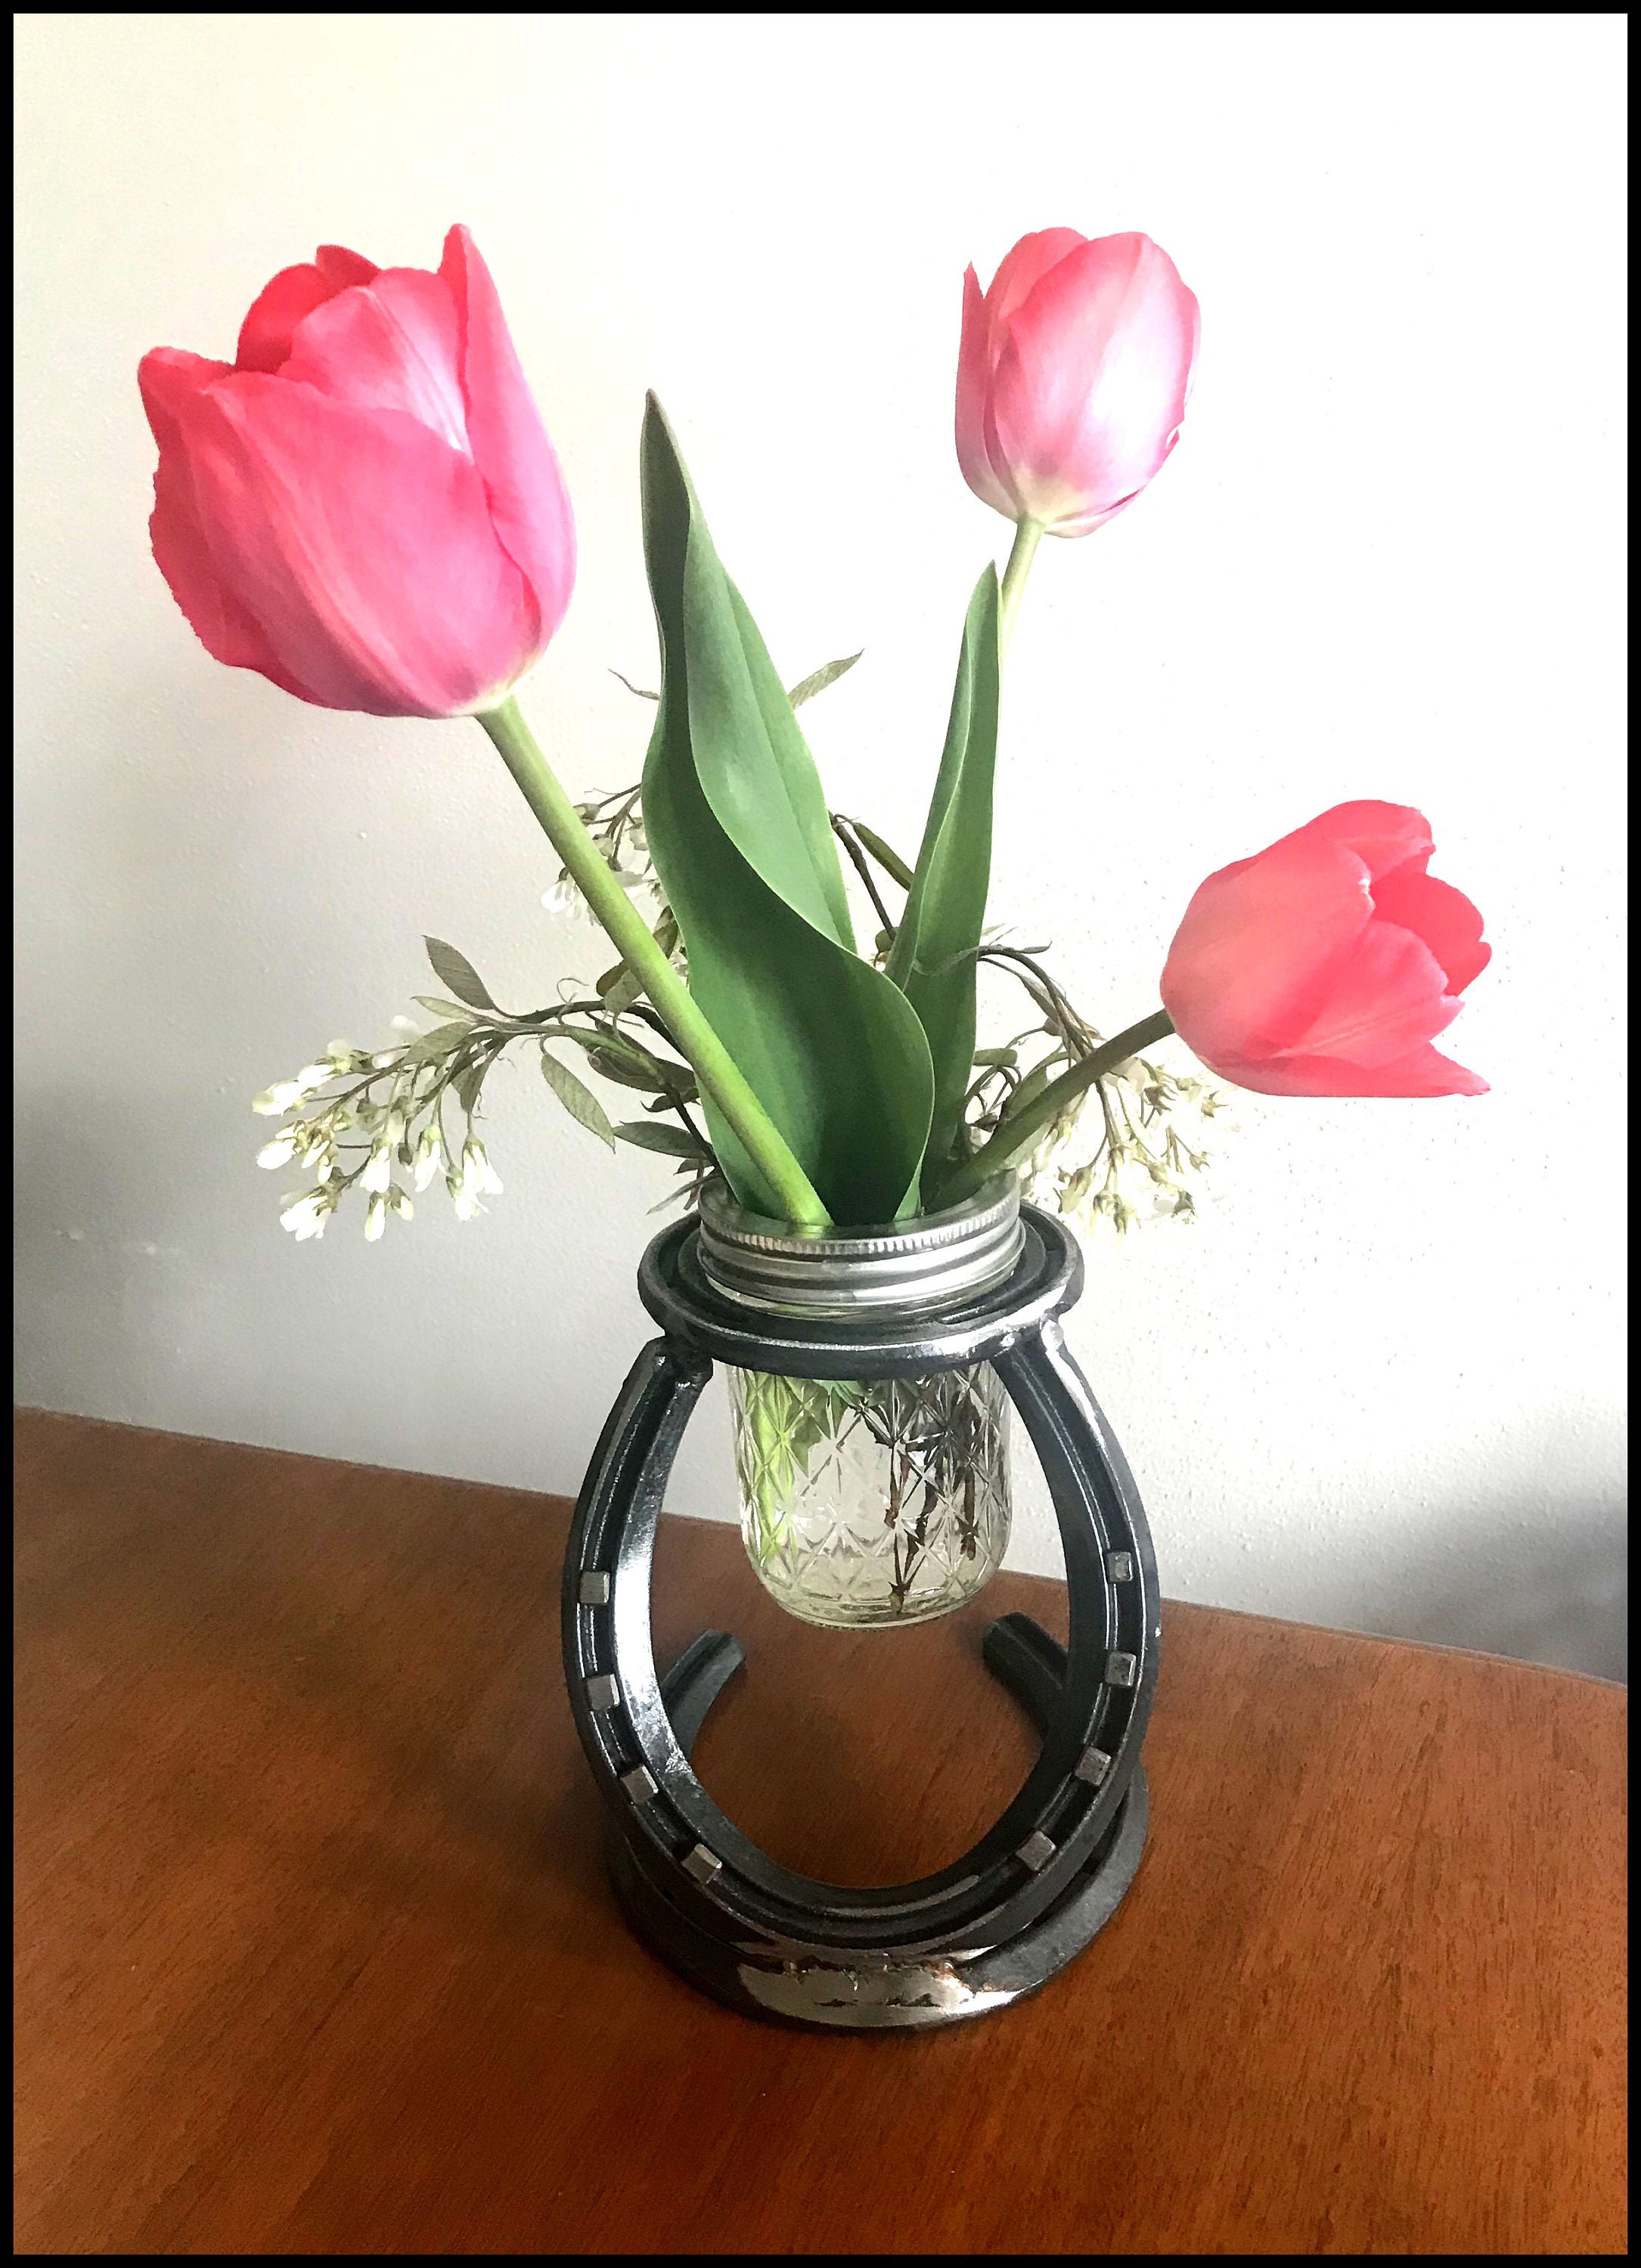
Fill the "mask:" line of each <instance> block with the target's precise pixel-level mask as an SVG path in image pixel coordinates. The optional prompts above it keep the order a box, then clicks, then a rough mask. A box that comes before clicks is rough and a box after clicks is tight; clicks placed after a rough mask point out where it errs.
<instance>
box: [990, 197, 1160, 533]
mask: <svg viewBox="0 0 1641 2268" xmlns="http://www.w3.org/2000/svg"><path fill="white" fill-rule="evenodd" d="M1198 328H1199V320H1198V313H1197V304H1196V300H1195V298H1194V297H1193V295H1192V294H1191V293H1190V292H1189V291H1186V287H1185V285H1184V284H1182V283H1181V282H1180V280H1179V270H1178V269H1176V268H1175V266H1174V264H1173V261H1172V260H1170V258H1169V257H1168V254H1166V253H1165V252H1164V250H1163V249H1162V247H1161V246H1160V245H1156V244H1153V243H1152V242H1151V239H1150V238H1149V236H1136V235H1127V236H1096V237H1086V236H1079V235H1078V234H1077V232H1076V229H1074V228H1046V229H1040V230H1039V231H1038V232H1037V233H1036V234H1035V235H1032V236H1023V237H1022V238H1021V239H1020V241H1019V243H1018V244H1016V246H1015V247H1014V250H1013V251H1012V252H1010V253H1009V254H1008V255H1007V257H1006V258H1005V259H1004V261H1003V263H1002V267H1001V268H999V269H998V270H997V273H996V274H995V276H993V278H992V284H991V289H990V291H987V293H986V294H985V295H984V297H982V296H981V292H980V286H979V278H978V277H977V276H976V275H975V273H974V270H973V269H972V268H971V269H969V270H968V272H967V274H966V275H965V276H964V279H963V345H962V349H961V351H960V353H959V355H958V358H957V461H958V463H959V464H960V465H961V466H962V468H963V477H964V479H965V481H967V482H968V484H969V486H970V487H971V488H972V490H974V493H975V495H976V496H977V497H980V498H981V499H982V500H983V501H984V502H985V503H987V504H990V505H992V506H993V508H994V510H995V511H998V512H1002V514H1003V516H1004V518H1005V519H1014V520H1021V519H1029V520H1034V521H1036V522H1037V523H1038V525H1039V527H1043V528H1045V529H1046V531H1047V532H1048V534H1051V535H1087V534H1090V532H1091V531H1092V530H1093V529H1094V528H1097V527H1104V525H1105V522H1106V521H1107V520H1108V519H1112V517H1113V516H1114V515H1115V514H1116V513H1118V512H1120V511H1122V509H1123V507H1124V506H1125V505H1126V504H1132V503H1133V502H1134V499H1135V497H1137V496H1138V495H1139V493H1140V491H1141V490H1142V488H1144V487H1145V486H1146V485H1147V483H1148V482H1150V481H1153V480H1155V478H1156V477H1157V474H1158V473H1159V472H1160V471H1161V470H1162V465H1163V460H1164V457H1166V456H1167V454H1168V453H1169V451H1170V450H1171V449H1172V447H1173V446H1174V443H1175V442H1176V441H1177V440H1178V439H1179V421H1180V419H1181V418H1182V417H1183V416H1185V407H1186V397H1187V396H1188V394H1189V393H1190V390H1191V370H1192V365H1193V364H1194V362H1195V360H1196V348H1197V335H1198Z"/></svg>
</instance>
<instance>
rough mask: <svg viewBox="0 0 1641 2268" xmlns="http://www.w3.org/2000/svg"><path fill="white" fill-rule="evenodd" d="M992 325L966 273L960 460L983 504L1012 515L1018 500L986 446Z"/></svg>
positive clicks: (960, 366)
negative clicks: (1012, 493) (1010, 493)
mask: <svg viewBox="0 0 1641 2268" xmlns="http://www.w3.org/2000/svg"><path fill="white" fill-rule="evenodd" d="M990 336H991V334H990V328H989V326H988V323H987V313H986V303H985V301H984V299H983V298H981V296H980V284H979V276H976V274H975V273H974V270H973V269H972V268H970V269H965V272H964V277H963V342H962V344H961V345H960V346H959V348H958V350H957V463H958V464H959V466H960V467H961V468H962V471H963V477H964V479H965V481H967V482H968V484H969V486H970V487H971V488H972V490H973V491H974V493H975V495H976V496H977V497H979V499H980V501H981V502H982V504H990V505H991V507H992V509H993V511H994V512H1002V514H1003V516H1004V518H1005V519H1012V518H1013V516H1014V512H1015V501H1014V498H1013V497H1011V496H1010V495H1009V491H1008V490H1007V489H1006V488H1004V486H1003V485H1002V482H1001V481H1000V480H999V479H998V478H997V475H995V474H994V472H993V470H992V460H991V459H990V457H989V456H988V455H987V449H986V394H987V387H988V385H989V383H990V379H991V359H990V350H989V341H990Z"/></svg>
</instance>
